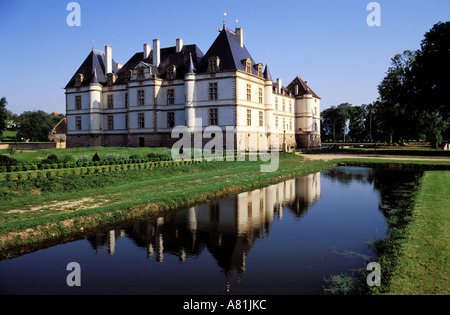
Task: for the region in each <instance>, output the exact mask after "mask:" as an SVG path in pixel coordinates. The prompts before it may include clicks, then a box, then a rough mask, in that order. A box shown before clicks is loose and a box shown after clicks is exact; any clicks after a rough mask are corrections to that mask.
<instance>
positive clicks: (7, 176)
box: [6, 173, 12, 182]
mask: <svg viewBox="0 0 450 315" xmlns="http://www.w3.org/2000/svg"><path fill="white" fill-rule="evenodd" d="M6 180H7V181H8V182H10V181H12V174H11V173H8V174H6Z"/></svg>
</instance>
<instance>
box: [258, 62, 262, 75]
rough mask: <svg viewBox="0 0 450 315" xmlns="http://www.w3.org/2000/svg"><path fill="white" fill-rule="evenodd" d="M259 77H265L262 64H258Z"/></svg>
mask: <svg viewBox="0 0 450 315" xmlns="http://www.w3.org/2000/svg"><path fill="white" fill-rule="evenodd" d="M258 77H260V78H262V77H263V65H262V63H258Z"/></svg>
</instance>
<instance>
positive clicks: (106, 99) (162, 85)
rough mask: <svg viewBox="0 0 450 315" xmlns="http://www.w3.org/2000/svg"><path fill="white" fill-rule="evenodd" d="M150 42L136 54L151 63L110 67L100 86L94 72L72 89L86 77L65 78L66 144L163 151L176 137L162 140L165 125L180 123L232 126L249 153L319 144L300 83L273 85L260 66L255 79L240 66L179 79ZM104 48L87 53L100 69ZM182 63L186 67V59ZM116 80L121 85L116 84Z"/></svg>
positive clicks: (315, 109) (313, 99)
mask: <svg viewBox="0 0 450 315" xmlns="http://www.w3.org/2000/svg"><path fill="white" fill-rule="evenodd" d="M222 32H230V34H227V36H230V38H233V36H235V37H238V36H237V34H239V33H238V32H236V33H233V32H232V31H229V30H223V31H222ZM240 34H242V30H241V29H240ZM241 38H242V35H241ZM238 40H240V39H239V38H238ZM153 44H154V45H153V46H154V49H153V50H152V51H150V45H149V44H145V45H144V49H143V52H142V55H143V57H142V58H144V60H149V59H145V58H150V57H151V58H152V63H151V64H149V63H146V62H144V61H141V62H139V63H137V65H135V66H134V67H133V68H129V69H127V70H126V73H125V74H124V71H125V69H122V68H121V66H120V65H119V64H115V65H116V70H115V73H114V72H112V73H110V74H108V73H105V74H104V79H105V78H106V80H107V81H106V82H102V80H99V78H97V77H96V76H97V75H98V73H94V74H93V77H92V78H91V79H90V81H89V82H84V83H85V84H80V83H79V82H78V84H77V81H76V77H77V75H79V76H80V77H81V78H83V77H87V75H88V74H84V75H83V74H82V73H81V74H80V73H76V74H75V76H74V78H75V81H71V82H75V83H74V84H71V83H69V84H68V86H66V117H67V129H68V130H67V145H68V147H76V146H97V145H104V146H170V145H171V144H173V142H174V141H176V140H178V139H173V140H171V139H170V133H171V131H172V128H173V127H175V126H187V127H189V128H190V130H191V131H193V130H194V127H199V126H195V123H196V121H197V122H198V119H201V121H202V126H201V127H202V128H203V129H204V128H206V127H208V126H211V125H215V126H219V127H220V128H222V130H224V131H225V128H226V127H227V126H232V127H234V128H235V130H236V138H235V139H236V141H237V143H240V144H245V148H246V149H252V148H255V146H256V148H257V146H258V141H260V139H265V140H264V141H269V142H270V141H271V137H276V138H277V140H278V141H277V142H278V149H280V150H282V149H286V150H290V149H295V148H299V147H313V146H319V145H320V98H319V97H318V96H317V95H315V94H314V92H312V91H310V89H309V88H308V87H307V84H306V83H305V82H304V81H303V80H301V79H300V78H298V77H297V78H295V79H294V80H293V81H292V82H291V84H290V85H289V86H288V87H287V88H286V87H283V86H282V84H281V80H277V82H275V83H274V82H273V81H272V79H271V77H270V74H268V69H267V66H266V71H267V73H266V71H265V73H264V74H263V73H262V71H261V67H262V65H260V64H259V66H258V67H259V68H258V70H259V71H258V72H257V73H256V72H253V71H248V69H246V70H247V71H246V70H241V69H223V70H222V69H220V68H219V69H214V71H199V72H196V71H195V70H194V71H189V70H187V71H186V69H184V74H183V77H181V78H180V77H173V78H172V77H169V73H170V75H171V74H172V72H170V71H172V69H171V67H173V69H174V70H173V71H174V72H175V71H181V70H179V68H180V69H181V68H182V66H179V68H178V67H175V66H169V68H161V67H162V66H161V65H160V63H161V62H163V61H164V56H163V54H162V51H161V52H160V51H159V50H160V48H159V41H154V42H153ZM182 47H183V42H182V40H180V39H178V40H177V45H176V48H175V47H174V50H175V49H176V52H175V53H174V56H175V54H177V53H178V54H181V49H182ZM241 47H243V46H241ZM168 49H169V48H168ZM156 50H158V51H156ZM105 51H106V52H107V53H103V52H98V51H95V52H94V51H93V52H92V53H91V54H94V55H95V56H101V57H103V58H105V59H106V60H105V64H106V65H107V67H106V68H107V69H108V68H109V69H112V68H114V66H112V65H111V64H114V61H112V57H111V55H112V49H111V47H109V46H107V47H106V49H105ZM94 55H93V56H94ZM201 57H202V56H200V57H199V58H197V64H199V63H201V61H198V60H199V59H201ZM88 58H90V57H88ZM108 58H109V60H108ZM167 58H169V57H167ZM205 58H206V56H205ZM93 59H95V58H93ZM222 59H225V57H223V56H222ZM93 62H94V61H93ZM252 62H253V63H254V61H252ZM129 63H130V62H129ZM129 63H127V64H126V65H125V66H127V65H128V64H129ZM190 63H191V67H192V65H193V62H192V56H191V61H190ZM186 66H187V65H186ZM195 66H196V65H194V67H195ZM82 68H83V67H81V68H80V69H82ZM92 68H95V67H94V65H93V66H92ZM97 68H98V67H97ZM167 69H168V70H167ZM255 69H256V66H255ZM91 70H92V71H93V69H91ZM192 70H193V69H192ZM110 71H114V70H110ZM80 72H81V70H80ZM94 72H95V71H94ZM161 73H164V75H166V77H164V76H162V75H159V74H161ZM108 76H111V79H110V80H109V81H108ZM123 76H125V77H126V80H125V81H122V82H120V83H117V81H118V80H117V78H121V77H123ZM115 79H116V80H117V81H116V82H115ZM72 80H74V79H72ZM82 83H83V82H82ZM86 83H87V84H86ZM263 136H265V137H263ZM284 141H285V142H284ZM283 144H284V145H285V147H283Z"/></svg>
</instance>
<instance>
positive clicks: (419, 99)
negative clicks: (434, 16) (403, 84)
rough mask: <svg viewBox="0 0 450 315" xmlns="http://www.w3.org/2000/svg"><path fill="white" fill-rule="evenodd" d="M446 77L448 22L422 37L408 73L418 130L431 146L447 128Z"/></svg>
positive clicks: (449, 108)
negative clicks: (417, 114) (417, 119)
mask: <svg viewBox="0 0 450 315" xmlns="http://www.w3.org/2000/svg"><path fill="white" fill-rule="evenodd" d="M449 73H450V22H445V23H441V22H439V23H437V24H435V25H434V26H433V28H432V29H431V30H430V31H429V32H427V33H426V34H425V36H424V39H423V40H422V43H421V49H420V50H419V51H418V52H417V58H416V60H415V63H414V65H413V68H412V71H411V76H412V82H413V84H414V90H415V95H414V98H415V110H416V111H417V112H420V113H421V116H420V118H421V121H420V123H421V127H422V128H423V131H424V133H425V134H426V136H427V140H429V141H430V143H431V145H432V146H436V145H437V143H438V142H439V141H441V140H442V135H443V134H444V133H445V132H446V130H447V129H448V128H449V124H450V100H449V97H448V95H449V91H450V80H449Z"/></svg>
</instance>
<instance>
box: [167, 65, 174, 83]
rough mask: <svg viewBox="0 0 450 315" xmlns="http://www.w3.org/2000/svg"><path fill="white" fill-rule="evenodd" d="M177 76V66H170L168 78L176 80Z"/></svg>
mask: <svg viewBox="0 0 450 315" xmlns="http://www.w3.org/2000/svg"><path fill="white" fill-rule="evenodd" d="M175 76H176V72H175V66H173V65H172V66H169V67H168V68H167V80H174V79H175Z"/></svg>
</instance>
